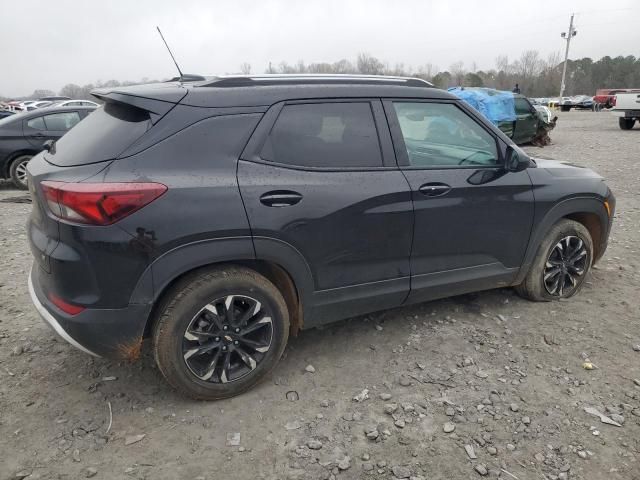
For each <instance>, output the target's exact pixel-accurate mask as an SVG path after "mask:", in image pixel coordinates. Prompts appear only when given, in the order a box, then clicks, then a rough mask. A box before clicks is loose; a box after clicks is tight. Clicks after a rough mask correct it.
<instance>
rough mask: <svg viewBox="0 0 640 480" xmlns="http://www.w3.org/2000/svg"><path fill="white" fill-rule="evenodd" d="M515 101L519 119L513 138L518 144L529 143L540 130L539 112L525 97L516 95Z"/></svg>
mask: <svg viewBox="0 0 640 480" xmlns="http://www.w3.org/2000/svg"><path fill="white" fill-rule="evenodd" d="M514 103H515V107H516V117H517V119H516V123H515V129H514V132H513V135H512V137H511V138H512V139H513V141H514V142H515V143H517V144H521V143H528V142H530V141H531V140H533V137H535V135H536V132H537V131H538V122H539V120H538V112H537V111H536V109H535V108H534V107H533V105H531V103H529V100H527V99H526V98H524V97H518V96H516V97H515V98H514Z"/></svg>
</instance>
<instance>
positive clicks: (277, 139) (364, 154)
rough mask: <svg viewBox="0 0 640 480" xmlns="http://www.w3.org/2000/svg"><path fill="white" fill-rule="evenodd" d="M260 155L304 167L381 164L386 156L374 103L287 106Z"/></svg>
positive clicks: (377, 165)
mask: <svg viewBox="0 0 640 480" xmlns="http://www.w3.org/2000/svg"><path fill="white" fill-rule="evenodd" d="M260 157H261V158H262V159H264V160H267V161H272V162H277V163H284V164H287V165H295V166H301V167H324V168H345V167H347V168H348V167H380V166H382V155H381V153H380V142H379V140H378V132H377V130H376V126H375V122H374V119H373V112H372V111H371V105H370V104H369V103H368V102H345V103H306V104H296V105H285V106H284V107H283V109H282V111H281V112H280V115H279V116H278V119H277V120H276V122H275V124H274V126H273V128H272V129H271V132H270V134H269V136H268V138H267V141H266V143H265V145H264V147H263V149H262V152H261V154H260Z"/></svg>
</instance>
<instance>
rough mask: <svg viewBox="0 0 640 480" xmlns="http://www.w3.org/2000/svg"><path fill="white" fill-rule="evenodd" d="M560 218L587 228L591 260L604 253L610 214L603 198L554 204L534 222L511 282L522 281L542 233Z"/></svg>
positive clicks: (580, 198)
mask: <svg viewBox="0 0 640 480" xmlns="http://www.w3.org/2000/svg"><path fill="white" fill-rule="evenodd" d="M562 219H569V220H574V221H576V222H578V223H580V224H582V225H583V226H584V227H585V228H586V229H587V230H589V233H590V234H591V239H592V241H593V247H594V255H593V258H594V263H595V261H597V260H598V259H599V258H600V257H601V256H602V255H603V253H604V250H605V249H606V246H607V235H608V223H609V216H608V214H607V211H606V209H605V206H604V202H603V200H602V199H601V198H599V197H575V198H570V199H566V200H564V201H562V202H559V203H557V204H556V205H555V206H554V207H553V208H551V209H550V210H549V211H548V212H547V213H546V214H545V215H544V216H543V217H542V219H541V220H540V221H538V222H537V225H534V228H533V230H532V232H531V238H530V240H529V245H528V246H527V250H526V252H525V255H524V260H523V262H522V267H521V268H520V272H518V275H517V277H516V279H515V280H514V285H517V284H519V283H521V282H522V281H523V280H524V278H525V277H526V275H527V273H528V272H529V269H530V268H531V265H532V263H533V260H534V258H535V256H536V254H537V252H538V249H539V248H540V244H541V243H542V241H543V239H544V237H545V235H546V234H547V232H548V231H549V229H551V227H552V226H553V225H555V224H556V223H557V222H558V221H560V220H562Z"/></svg>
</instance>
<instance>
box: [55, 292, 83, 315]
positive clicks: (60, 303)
mask: <svg viewBox="0 0 640 480" xmlns="http://www.w3.org/2000/svg"><path fill="white" fill-rule="evenodd" d="M49 300H51V303H53V304H54V305H55V306H56V307H58V308H59V309H60V310H62V311H63V312H64V313H67V314H69V315H77V314H79V313H80V312H83V311H84V310H85V308H84V307H81V306H80V305H73V304H71V303H68V302H65V301H64V300H63V299H61V298H60V297H59V296H57V295H56V294H55V293H49Z"/></svg>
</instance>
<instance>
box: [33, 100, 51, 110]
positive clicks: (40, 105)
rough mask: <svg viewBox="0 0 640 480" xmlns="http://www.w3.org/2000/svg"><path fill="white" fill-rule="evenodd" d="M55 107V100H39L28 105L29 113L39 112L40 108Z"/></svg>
mask: <svg viewBox="0 0 640 480" xmlns="http://www.w3.org/2000/svg"><path fill="white" fill-rule="evenodd" d="M52 105H53V100H38V101H37V102H33V103H31V104H29V105H27V111H28V112H31V111H32V110H37V109H38V108H44V107H50V106H52Z"/></svg>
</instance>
